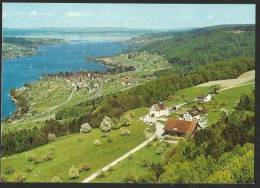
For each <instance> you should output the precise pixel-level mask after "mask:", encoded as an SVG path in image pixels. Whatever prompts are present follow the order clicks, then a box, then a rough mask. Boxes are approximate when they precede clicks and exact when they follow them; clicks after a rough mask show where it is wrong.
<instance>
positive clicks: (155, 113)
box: [149, 102, 168, 118]
mask: <svg viewBox="0 0 260 188" xmlns="http://www.w3.org/2000/svg"><path fill="white" fill-rule="evenodd" d="M165 115H168V111H167V110H166V107H165V105H164V104H163V103H162V102H159V103H157V104H154V105H153V106H152V107H151V109H150V113H149V116H150V117H156V118H158V117H161V116H165Z"/></svg>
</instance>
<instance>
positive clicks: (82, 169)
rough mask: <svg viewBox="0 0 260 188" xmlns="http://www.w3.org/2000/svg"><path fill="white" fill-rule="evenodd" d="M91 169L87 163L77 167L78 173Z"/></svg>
mask: <svg viewBox="0 0 260 188" xmlns="http://www.w3.org/2000/svg"><path fill="white" fill-rule="evenodd" d="M90 169H91V165H90V164H88V163H82V164H80V165H79V172H84V171H88V170H90Z"/></svg>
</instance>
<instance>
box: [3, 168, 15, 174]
mask: <svg viewBox="0 0 260 188" xmlns="http://www.w3.org/2000/svg"><path fill="white" fill-rule="evenodd" d="M4 172H5V174H6V175H12V174H13V173H14V172H15V169H14V168H13V167H11V166H8V167H5V171H4Z"/></svg>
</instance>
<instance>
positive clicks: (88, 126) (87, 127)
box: [80, 122, 91, 133]
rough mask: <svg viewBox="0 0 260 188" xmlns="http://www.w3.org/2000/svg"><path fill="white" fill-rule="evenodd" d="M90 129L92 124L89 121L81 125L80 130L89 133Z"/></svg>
mask: <svg viewBox="0 0 260 188" xmlns="http://www.w3.org/2000/svg"><path fill="white" fill-rule="evenodd" d="M90 131H91V126H90V125H89V124H88V123H87V122H86V123H84V124H82V125H81V127H80V132H83V133H88V132H90Z"/></svg>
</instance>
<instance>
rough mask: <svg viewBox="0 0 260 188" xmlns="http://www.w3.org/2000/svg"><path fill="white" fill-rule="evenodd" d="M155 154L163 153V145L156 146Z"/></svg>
mask: <svg viewBox="0 0 260 188" xmlns="http://www.w3.org/2000/svg"><path fill="white" fill-rule="evenodd" d="M155 153H156V154H157V155H161V154H162V153H163V147H158V148H157V149H156V151H155Z"/></svg>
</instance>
